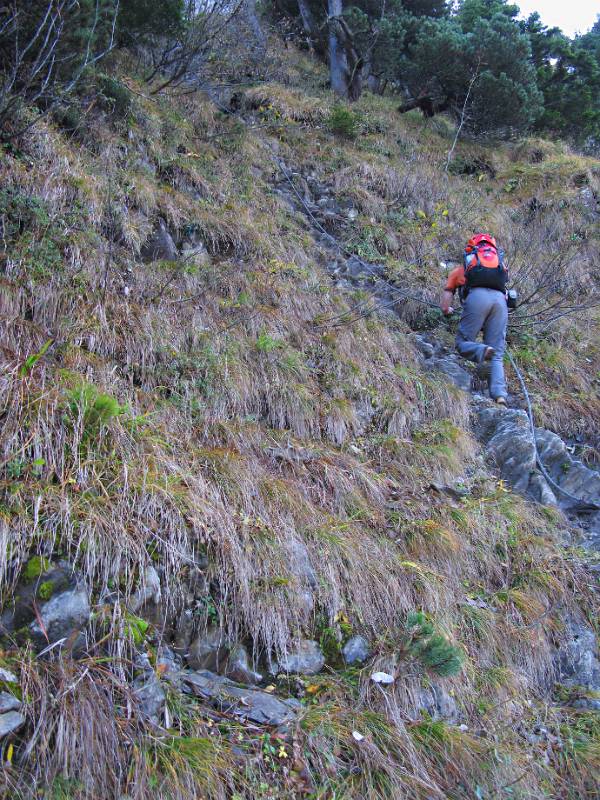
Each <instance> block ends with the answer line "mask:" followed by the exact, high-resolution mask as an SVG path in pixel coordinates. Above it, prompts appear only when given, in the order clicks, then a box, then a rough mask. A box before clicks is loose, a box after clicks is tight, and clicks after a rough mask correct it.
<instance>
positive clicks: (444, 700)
mask: <svg viewBox="0 0 600 800" xmlns="http://www.w3.org/2000/svg"><path fill="white" fill-rule="evenodd" d="M419 711H422V712H425V713H427V714H429V716H430V717H431V718H432V719H433V720H434V722H435V721H437V720H441V719H443V720H445V721H446V722H449V723H450V724H455V723H456V722H458V719H459V713H458V708H457V706H456V701H455V700H454V698H453V697H452V695H450V694H448V692H447V691H446V689H444V687H443V686H442V685H441V684H439V683H431V684H430V685H429V686H426V687H424V688H422V689H421V691H420V693H419Z"/></svg>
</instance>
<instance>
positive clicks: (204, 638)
mask: <svg viewBox="0 0 600 800" xmlns="http://www.w3.org/2000/svg"><path fill="white" fill-rule="evenodd" d="M227 644H228V643H227V641H226V640H225V637H224V634H223V631H222V630H220V629H219V628H216V627H212V628H208V630H207V631H206V632H205V633H203V634H201V635H200V636H197V637H196V638H195V639H194V641H193V642H192V643H191V645H190V647H189V652H188V654H187V662H188V664H189V666H190V667H191V668H192V669H208V670H211V671H213V672H220V671H222V670H223V669H224V668H225V663H226V662H227V655H228V646H227Z"/></svg>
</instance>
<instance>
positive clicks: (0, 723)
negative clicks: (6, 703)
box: [0, 711, 25, 739]
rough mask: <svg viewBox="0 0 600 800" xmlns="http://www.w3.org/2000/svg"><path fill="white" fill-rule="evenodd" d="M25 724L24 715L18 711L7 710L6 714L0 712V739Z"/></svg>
mask: <svg viewBox="0 0 600 800" xmlns="http://www.w3.org/2000/svg"><path fill="white" fill-rule="evenodd" d="M24 724H25V717H24V716H23V714H19V712H18V711H9V712H8V713H7V714H0V739H2V738H3V737H4V736H8V734H9V733H14V731H18V730H19V728H22V727H23V725H24Z"/></svg>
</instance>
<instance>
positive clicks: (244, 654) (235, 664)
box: [225, 644, 263, 684]
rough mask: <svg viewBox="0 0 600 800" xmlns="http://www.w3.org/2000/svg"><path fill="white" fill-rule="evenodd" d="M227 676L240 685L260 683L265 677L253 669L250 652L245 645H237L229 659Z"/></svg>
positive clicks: (226, 668)
mask: <svg viewBox="0 0 600 800" xmlns="http://www.w3.org/2000/svg"><path fill="white" fill-rule="evenodd" d="M225 675H226V676H227V677H228V678H231V679H232V680H234V681H238V682H239V683H250V684H255V683H260V682H261V681H262V679H263V676H262V675H261V674H260V672H256V670H254V669H253V667H252V663H251V660H250V656H249V654H248V651H247V650H246V648H245V647H244V645H243V644H238V645H236V646H235V647H234V648H233V650H232V651H231V653H230V654H229V658H228V659H227V665H226V667H225Z"/></svg>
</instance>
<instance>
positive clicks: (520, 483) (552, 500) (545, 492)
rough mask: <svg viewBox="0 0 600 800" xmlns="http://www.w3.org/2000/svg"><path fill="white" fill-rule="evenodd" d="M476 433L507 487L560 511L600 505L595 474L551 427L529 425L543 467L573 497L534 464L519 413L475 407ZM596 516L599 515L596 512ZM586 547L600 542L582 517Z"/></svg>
mask: <svg viewBox="0 0 600 800" xmlns="http://www.w3.org/2000/svg"><path fill="white" fill-rule="evenodd" d="M476 432H477V434H478V436H479V438H480V439H481V440H482V442H483V443H484V444H485V445H486V446H487V452H488V454H489V455H490V457H491V458H492V459H493V460H494V461H495V463H496V465H497V467H498V468H499V469H500V474H501V477H502V478H503V479H504V480H505V481H506V482H507V483H508V484H510V485H511V486H512V487H513V489H515V490H516V491H518V492H521V493H522V494H528V495H529V496H531V497H533V498H534V499H535V500H537V501H539V502H542V503H546V504H548V505H560V507H561V508H563V509H565V510H566V511H575V512H579V511H583V510H585V506H586V503H591V504H599V503H600V473H598V472H596V471H595V470H592V469H589V468H588V467H586V466H585V464H583V463H582V462H581V461H578V460H576V459H574V458H573V457H572V455H571V454H570V453H569V450H568V449H567V445H566V444H565V443H564V442H563V441H562V439H561V438H560V437H559V436H557V435H556V434H555V433H553V432H552V431H548V430H546V429H545V428H536V429H535V444H536V446H537V450H538V454H539V457H540V459H541V461H542V464H543V465H544V467H545V469H546V471H547V472H548V474H549V475H550V477H551V478H552V479H553V481H554V482H555V483H556V484H558V486H559V487H560V488H561V489H563V490H565V491H566V492H568V493H569V494H570V495H573V496H574V497H576V498H579V501H577V500H574V499H572V498H571V497H569V496H568V495H566V494H564V493H563V492H561V491H559V489H555V488H554V487H552V486H551V485H550V484H549V483H548V481H546V479H545V478H544V476H543V475H542V474H541V473H540V472H539V471H538V469H537V467H536V457H535V447H534V442H533V435H532V433H531V428H530V425H529V419H528V417H527V414H526V413H525V411H521V410H517V409H511V408H508V409H507V408H498V407H495V406H489V405H480V406H479V408H478V409H477V411H476ZM599 519H600V516H599ZM585 527H586V528H587V530H588V531H589V542H588V546H589V547H590V549H595V548H597V547H598V545H599V544H600V525H598V524H597V521H596V517H595V516H594V517H593V518H591V519H589V520H587V524H586V525H585Z"/></svg>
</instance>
